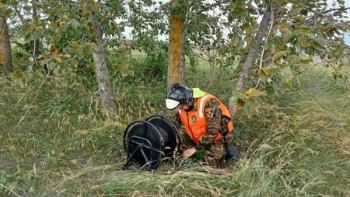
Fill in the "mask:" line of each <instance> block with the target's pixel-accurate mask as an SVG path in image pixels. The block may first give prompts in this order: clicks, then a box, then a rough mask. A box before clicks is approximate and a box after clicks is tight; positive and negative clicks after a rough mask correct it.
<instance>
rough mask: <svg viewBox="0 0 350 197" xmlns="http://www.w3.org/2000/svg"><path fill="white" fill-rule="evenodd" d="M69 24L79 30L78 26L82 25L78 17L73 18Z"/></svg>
mask: <svg viewBox="0 0 350 197" xmlns="http://www.w3.org/2000/svg"><path fill="white" fill-rule="evenodd" d="M69 24H70V25H71V26H72V28H73V29H74V30H77V29H78V27H79V26H80V24H79V22H78V21H77V20H76V19H71V20H70V21H69Z"/></svg>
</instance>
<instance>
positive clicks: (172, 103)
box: [165, 99, 180, 110]
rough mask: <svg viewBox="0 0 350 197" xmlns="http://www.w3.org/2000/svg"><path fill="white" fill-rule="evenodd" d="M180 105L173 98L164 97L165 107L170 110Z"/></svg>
mask: <svg viewBox="0 0 350 197" xmlns="http://www.w3.org/2000/svg"><path fill="white" fill-rule="evenodd" d="M179 105H180V102H179V101H175V100H173V99H165V106H166V108H167V109H169V110H172V109H175V108H176V107H178V106H179Z"/></svg>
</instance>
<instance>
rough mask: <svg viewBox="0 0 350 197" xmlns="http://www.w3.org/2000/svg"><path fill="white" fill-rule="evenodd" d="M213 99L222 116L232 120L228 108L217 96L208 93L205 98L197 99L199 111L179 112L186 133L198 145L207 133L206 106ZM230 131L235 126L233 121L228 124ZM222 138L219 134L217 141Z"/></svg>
mask: <svg viewBox="0 0 350 197" xmlns="http://www.w3.org/2000/svg"><path fill="white" fill-rule="evenodd" d="M211 98H214V99H215V100H216V101H217V102H218V103H219V104H220V108H221V113H222V115H224V116H226V117H228V118H230V119H231V115H230V113H229V111H228V109H227V107H226V106H225V105H224V104H222V103H221V102H220V101H219V99H217V98H216V97H215V96H213V95H211V94H208V93H206V95H205V96H203V97H200V98H198V99H197V106H198V107H197V111H188V112H186V111H185V110H183V109H181V110H179V114H180V119H181V122H182V123H183V126H184V129H185V131H186V133H187V134H188V135H189V136H190V137H191V139H192V141H194V142H195V143H198V142H199V140H200V139H201V138H202V137H203V135H204V134H205V132H206V128H207V121H206V118H205V115H204V107H205V106H204V105H205V103H206V102H207V101H208V100H209V99H211ZM228 130H229V132H230V131H232V130H233V124H232V121H231V120H230V121H229V122H228ZM221 137H222V136H221V134H218V136H217V137H216V138H215V140H219V139H220V138H221Z"/></svg>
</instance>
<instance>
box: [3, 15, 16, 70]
mask: <svg viewBox="0 0 350 197" xmlns="http://www.w3.org/2000/svg"><path fill="white" fill-rule="evenodd" d="M1 67H3V68H5V70H7V71H10V72H11V71H12V70H13V68H12V55H11V42H10V34H9V30H8V26H7V18H6V17H5V16H2V17H1V18H0V68H1Z"/></svg>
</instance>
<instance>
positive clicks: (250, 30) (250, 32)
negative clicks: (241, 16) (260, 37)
mask: <svg viewBox="0 0 350 197" xmlns="http://www.w3.org/2000/svg"><path fill="white" fill-rule="evenodd" d="M255 33H256V30H253V29H249V30H247V31H246V34H255Z"/></svg>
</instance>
